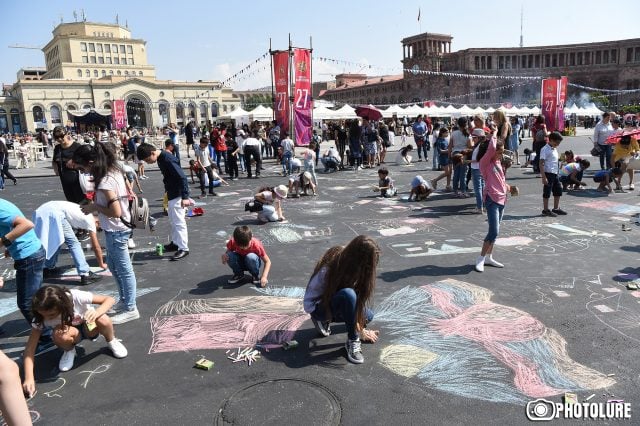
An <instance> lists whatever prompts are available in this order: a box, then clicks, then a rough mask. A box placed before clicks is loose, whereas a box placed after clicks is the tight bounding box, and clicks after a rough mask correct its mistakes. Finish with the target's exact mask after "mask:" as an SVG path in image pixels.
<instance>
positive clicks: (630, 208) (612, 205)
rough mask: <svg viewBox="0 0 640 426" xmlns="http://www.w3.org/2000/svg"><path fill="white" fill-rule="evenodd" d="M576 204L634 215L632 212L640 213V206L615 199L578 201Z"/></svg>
mask: <svg viewBox="0 0 640 426" xmlns="http://www.w3.org/2000/svg"><path fill="white" fill-rule="evenodd" d="M576 205H578V206H580V207H588V208H590V209H596V210H604V211H608V212H613V213H618V214H629V215H632V214H636V213H640V206H634V205H631V204H623V203H616V202H614V201H605V200H600V201H590V202H588V203H578V204H576Z"/></svg>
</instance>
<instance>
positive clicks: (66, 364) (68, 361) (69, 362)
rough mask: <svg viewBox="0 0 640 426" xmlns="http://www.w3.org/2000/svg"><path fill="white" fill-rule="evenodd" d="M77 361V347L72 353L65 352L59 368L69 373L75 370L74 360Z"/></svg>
mask: <svg viewBox="0 0 640 426" xmlns="http://www.w3.org/2000/svg"><path fill="white" fill-rule="evenodd" d="M74 359H76V347H75V346H74V347H73V349H71V350H70V351H64V353H63V354H62V358H60V363H59V364H58V368H59V369H60V371H69V370H71V369H72V368H73V360H74Z"/></svg>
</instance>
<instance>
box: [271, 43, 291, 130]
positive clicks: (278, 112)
mask: <svg viewBox="0 0 640 426" xmlns="http://www.w3.org/2000/svg"><path fill="white" fill-rule="evenodd" d="M272 55H273V80H274V82H275V89H276V97H275V99H274V100H273V111H274V112H275V116H276V117H275V118H276V121H277V122H278V125H279V126H280V134H281V135H282V134H283V133H284V132H287V133H289V51H288V50H285V51H281V52H274V53H273V54H272Z"/></svg>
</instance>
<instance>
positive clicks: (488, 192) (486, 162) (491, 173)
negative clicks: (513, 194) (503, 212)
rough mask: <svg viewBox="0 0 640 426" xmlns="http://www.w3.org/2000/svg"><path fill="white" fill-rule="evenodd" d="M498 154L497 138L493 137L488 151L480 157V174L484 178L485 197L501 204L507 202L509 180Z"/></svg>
mask: <svg viewBox="0 0 640 426" xmlns="http://www.w3.org/2000/svg"><path fill="white" fill-rule="evenodd" d="M495 156H496V138H491V141H489V147H488V148H487V152H486V153H485V154H484V156H483V157H482V158H481V159H480V161H479V163H480V174H481V175H482V178H483V179H484V193H483V196H484V199H485V201H486V199H487V197H491V199H492V200H493V202H495V203H498V204H500V205H503V206H504V205H505V204H506V203H507V182H506V180H505V178H504V170H502V164H500V160H496V159H495Z"/></svg>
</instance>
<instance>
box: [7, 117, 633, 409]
mask: <svg viewBox="0 0 640 426" xmlns="http://www.w3.org/2000/svg"><path fill="white" fill-rule="evenodd" d="M612 116H613V114H612V113H605V114H604V115H603V117H602V120H601V121H600V122H599V123H598V125H596V127H595V132H594V150H596V149H597V154H598V156H599V159H600V166H601V170H600V171H598V172H596V173H595V175H594V178H593V179H594V181H595V182H597V183H598V184H599V187H598V190H603V191H612V188H611V186H610V184H611V183H614V184H615V185H616V187H617V188H621V187H622V185H621V179H622V177H623V176H624V174H625V173H626V174H628V176H629V185H628V186H627V188H628V189H629V190H633V189H634V186H633V176H634V173H633V171H634V170H635V168H636V165H640V159H638V158H637V155H638V154H640V146H639V145H638V141H637V139H638V137H637V134H638V132H637V130H636V129H637V127H638V121H637V118H636V117H635V116H633V115H627V116H624V117H621V118H617V117H612ZM611 121H613V123H611ZM616 122H617V123H618V125H619V126H618V128H616V127H615V123H616ZM621 124H622V125H624V127H623V128H620V125H621ZM527 128H528V129H529V130H530V131H531V135H532V138H533V145H532V149H530V150H528V149H527V150H524V151H523V152H524V154H525V163H524V164H523V166H527V165H532V166H533V169H534V173H536V175H537V176H539V177H540V179H541V186H542V188H541V192H542V215H543V216H551V217H555V216H557V215H566V214H567V213H566V212H565V211H564V210H562V209H561V208H560V199H561V196H562V194H563V192H564V191H566V190H579V189H580V188H581V187H583V186H584V185H585V183H584V182H583V177H584V171H585V170H586V169H588V168H589V167H590V162H589V161H588V160H586V159H583V158H579V157H577V156H575V155H573V153H572V152H571V151H565V152H564V153H563V154H560V151H559V149H558V148H559V146H560V144H561V142H562V140H563V138H562V136H561V135H560V133H558V132H556V131H548V130H547V128H546V126H545V121H544V117H543V116H539V117H537V118H536V119H535V120H533V121H532V122H531V123H530V124H528V125H527ZM396 132H399V133H398V135H399V136H401V137H400V139H401V140H402V145H403V146H402V147H401V148H400V149H399V150H398V153H397V155H396V158H395V161H394V163H395V166H398V167H411V166H413V165H414V164H415V161H414V158H413V157H412V155H411V153H412V152H413V151H414V149H415V150H416V151H417V154H418V158H417V161H418V162H420V161H428V160H429V154H430V153H431V155H432V158H433V160H432V161H433V167H432V169H433V170H434V171H441V173H440V174H439V175H438V176H436V177H435V178H433V179H430V180H428V179H425V178H424V177H423V176H421V175H416V176H415V177H414V178H413V179H412V181H411V183H410V188H407V189H408V190H409V197H408V201H410V202H413V201H418V202H419V201H423V200H426V199H427V198H428V197H429V196H430V195H431V194H433V193H434V192H435V191H437V187H438V183H439V181H440V180H442V179H446V187H445V189H444V190H445V191H447V192H449V191H450V192H451V193H452V194H453V195H454V196H455V197H459V198H467V197H469V196H470V194H469V188H468V185H469V182H471V181H472V185H473V196H474V197H475V203H476V210H475V212H476V213H477V214H479V215H485V214H486V218H487V223H488V232H487V235H486V237H485V239H484V242H483V245H482V247H481V248H480V254H479V256H478V258H477V259H476V261H475V265H474V266H475V270H476V271H478V272H483V271H484V268H485V266H492V267H497V268H503V267H504V266H505V265H503V264H502V263H500V262H499V261H498V260H496V259H495V258H494V245H495V241H496V239H497V238H498V236H499V231H500V222H501V220H502V217H503V215H504V211H505V208H506V205H507V198H508V196H509V195H511V196H516V195H518V194H519V189H518V188H517V187H516V186H514V185H510V184H509V183H508V181H507V174H508V170H509V168H510V167H512V166H513V165H514V164H515V165H518V164H520V161H519V160H520V157H521V156H520V155H519V153H518V150H519V147H520V144H521V142H522V137H523V136H524V135H523V132H524V126H523V124H522V123H521V120H519V119H518V118H517V117H515V118H512V119H508V118H507V117H506V116H505V115H504V113H502V112H501V111H496V112H495V113H494V114H493V115H492V117H491V118H490V119H488V120H485V118H484V117H482V116H475V117H472V118H471V119H467V118H466V117H461V118H459V119H458V120H456V121H455V122H452V123H444V122H432V121H431V120H430V119H428V118H426V117H422V116H418V117H417V118H416V120H415V121H414V122H413V124H412V126H411V127H410V128H409V126H405V125H404V123H403V124H400V123H399V122H398V121H396V120H395V119H394V120H377V121H376V120H368V119H366V118H363V119H362V120H350V121H340V122H337V123H332V125H330V126H327V128H326V129H324V128H323V130H322V134H323V136H320V135H318V133H317V132H314V135H313V138H312V141H311V143H310V144H309V145H308V146H307V147H302V148H298V149H296V147H295V145H294V143H293V140H292V139H291V138H290V136H289V135H288V134H287V132H284V131H282V130H281V129H280V126H278V124H277V123H276V122H273V123H271V124H268V125H264V124H261V123H253V124H252V125H251V126H248V125H247V126H243V128H235V127H229V128H228V127H226V126H225V125H224V124H223V125H219V126H213V125H211V126H210V127H206V128H204V129H203V128H200V129H199V130H198V131H196V130H195V126H193V125H191V124H189V125H187V127H186V128H185V133H184V135H185V138H186V146H187V149H186V155H187V158H188V159H190V158H191V155H192V153H193V160H191V161H190V162H189V168H190V169H191V172H192V174H191V181H192V183H194V182H195V180H194V174H195V175H196V176H197V178H198V180H199V189H200V197H202V198H204V197H207V196H209V195H212V196H215V195H216V192H215V191H214V188H216V187H219V186H220V185H224V184H229V182H228V181H227V180H225V179H224V178H223V177H222V175H225V176H228V179H229V181H234V180H236V179H238V177H239V175H240V173H243V174H246V178H249V179H251V178H257V177H260V175H261V171H262V170H264V167H263V164H262V162H263V159H267V158H272V159H273V160H274V161H275V163H276V164H278V165H279V166H281V167H282V169H281V170H282V172H281V174H282V176H285V177H286V178H287V184H281V185H276V186H273V187H269V186H262V187H260V188H259V189H258V190H257V191H256V193H255V195H254V197H253V200H252V201H249V202H248V203H247V204H246V206H245V209H246V210H248V211H250V212H256V213H257V220H258V222H262V223H267V222H277V221H284V220H286V218H285V216H284V210H285V209H284V203H285V200H286V199H287V198H289V197H292V196H300V195H311V196H316V195H318V194H319V185H318V179H317V175H316V167H318V164H319V162H321V163H322V165H323V166H324V171H325V172H326V173H334V172H339V171H342V170H346V169H351V170H353V171H355V172H358V170H362V169H363V168H374V167H377V168H378V170H377V175H378V180H377V181H376V182H375V184H372V187H373V190H374V191H376V192H378V193H379V195H380V196H381V197H386V198H390V197H395V196H397V195H398V192H399V191H398V189H399V188H398V187H397V186H396V184H395V182H394V179H393V176H392V170H390V168H389V167H387V162H386V150H387V148H389V147H391V146H392V145H393V144H394V143H396V142H395V141H396V140H397V138H396V135H397V133H396ZM122 134H124V135H125V137H124V138H123V139H118V138H116V139H115V140H113V138H112V137H111V136H112V135H111V134H110V133H109V132H107V131H106V129H101V130H100V132H99V133H98V134H96V139H95V140H94V141H93V143H80V142H79V141H77V140H76V139H74V137H73V135H72V133H71V132H70V131H69V130H68V129H65V128H64V127H61V126H59V127H56V128H55V129H54V130H53V131H52V132H51V135H50V136H51V147H52V148H53V149H52V157H51V158H52V160H51V161H52V166H53V171H54V173H55V175H57V176H58V177H59V179H60V183H61V187H62V189H63V192H64V197H65V200H64V201H63V200H58V201H50V202H47V203H45V204H43V205H42V206H40V207H38V208H37V209H36V210H35V212H33V215H32V220H29V219H28V218H27V217H26V216H25V215H24V214H23V212H22V211H21V210H20V209H19V208H18V207H17V206H16V205H14V204H13V203H11V202H9V201H6V200H4V199H1V198H0V240H1V243H2V245H3V247H4V248H5V249H6V250H7V251H8V253H9V255H10V256H11V257H12V258H13V260H14V262H15V268H16V287H17V304H18V307H19V310H20V312H21V314H22V315H23V317H24V318H25V320H26V321H27V323H28V324H29V325H30V326H31V328H32V332H31V336H30V337H29V341H28V343H27V347H26V350H25V355H24V357H25V364H24V381H23V384H22V388H23V391H24V392H25V394H26V395H32V394H33V393H34V392H35V379H34V375H33V363H34V354H35V352H36V349H37V346H38V344H39V343H43V342H49V341H50V342H53V343H54V344H55V345H57V346H58V347H59V348H61V349H62V351H63V355H62V357H61V359H60V362H59V369H60V371H68V370H69V369H71V368H72V367H73V363H74V359H75V356H76V351H75V345H76V344H77V343H78V342H79V341H80V340H81V339H82V338H84V337H95V336H97V335H98V334H101V335H103V336H104V337H105V339H106V341H107V344H108V346H109V348H110V350H111V352H112V353H113V355H114V357H116V358H123V357H126V356H127V354H128V352H127V349H126V348H125V346H124V344H123V343H122V342H121V341H120V340H118V339H116V337H115V331H114V325H120V324H124V323H127V322H129V321H134V320H137V319H139V318H140V314H139V312H138V309H137V306H136V298H135V294H136V273H135V270H134V268H133V265H132V264H131V260H130V257H129V251H128V250H129V248H130V247H132V240H131V237H132V228H133V227H134V226H132V223H133V222H134V221H135V220H136V218H135V217H133V216H132V210H131V204H132V201H134V200H135V198H136V194H135V189H136V188H135V186H134V184H135V185H136V186H137V189H138V191H139V193H142V188H141V186H140V182H139V180H138V178H141V177H142V178H144V176H145V172H144V164H152V163H157V164H158V167H159V169H160V172H161V174H162V177H163V184H164V192H165V194H164V197H165V203H164V205H165V212H166V214H167V215H168V217H169V223H170V242H169V243H168V244H166V245H165V246H164V250H165V251H166V252H175V253H174V254H173V255H172V257H171V260H172V261H179V260H180V259H183V258H184V257H186V256H188V255H189V233H188V229H187V222H186V220H185V214H186V210H187V209H188V208H189V207H191V206H192V205H193V200H192V198H191V193H190V188H189V181H188V177H187V175H186V174H185V172H184V170H183V167H182V166H181V155H180V143H179V137H180V131H179V130H178V129H177V128H176V127H175V125H170V126H168V127H167V129H166V131H165V135H166V140H165V141H164V144H163V146H161V147H157V146H156V145H155V144H151V143H147V141H145V136H146V135H145V133H144V132H137V131H136V130H135V129H132V128H129V129H127V130H126V131H125V132H123V133H122ZM122 134H121V135H122ZM197 135H200V136H199V139H198V136H197ZM323 138H331V139H333V140H334V141H335V146H331V147H330V148H329V149H327V150H326V151H324V152H321V150H320V144H321V143H322V142H323ZM196 140H197V141H198V143H197V144H196ZM412 142H413V144H412ZM414 144H415V148H414V146H413V145H414ZM612 147H613V148H612ZM182 156H184V154H183V155H182ZM5 159H6V157H5V158H3V162H4V160H5ZM130 161H134V162H135V163H136V164H138V168H137V171H136V170H135V169H134V168H133V167H131V166H130V165H129V164H128V163H129V162H130ZM5 175H6V176H7V177H8V178H9V179H11V175H10V174H8V175H7V174H5ZM13 179H14V182H15V178H13ZM552 195H553V205H552V206H550V198H551V196H552ZM137 196H138V197H140V195H137ZM100 230H101V231H102V235H104V245H105V247H106V251H107V255H106V260H105V258H104V256H103V253H102V246H101V244H100V242H99V239H98V231H100ZM82 239H90V240H91V246H92V248H93V251H94V254H95V257H96V261H97V264H98V266H99V267H102V268H105V269H108V270H109V271H110V272H111V274H112V276H113V278H114V280H115V282H116V286H117V289H118V298H117V300H115V299H113V298H111V297H108V296H104V295H99V294H94V293H91V292H88V291H82V290H78V289H71V290H69V289H64V288H61V287H58V286H53V285H48V284H44V280H46V279H47V278H49V277H55V276H57V274H59V270H58V269H57V268H56V263H57V260H58V252H59V249H60V247H61V246H62V244H66V246H67V247H68V248H69V252H70V254H71V256H72V259H73V263H74V266H75V267H76V269H77V272H78V275H79V276H80V281H79V283H80V285H90V284H92V283H94V282H96V281H99V280H100V279H102V276H99V275H96V274H94V273H92V272H91V270H90V268H89V267H88V263H87V261H86V259H85V257H84V253H83V251H82V249H81V245H80V240H82ZM379 255H380V249H379V246H378V244H377V243H376V242H375V241H374V240H373V239H371V238H370V237H367V236H358V237H356V238H355V239H353V240H352V241H350V242H349V243H348V244H346V245H345V246H336V247H331V248H330V249H328V250H327V251H326V253H325V254H324V255H323V256H322V258H321V260H320V261H319V262H318V263H317V264H316V266H315V268H314V271H313V273H312V274H311V276H310V279H309V283H308V286H307V290H306V293H305V296H304V309H305V311H306V312H308V313H309V314H310V316H311V319H312V321H313V323H314V326H315V328H316V330H317V331H318V333H319V335H320V336H328V335H329V334H331V328H330V325H331V323H332V322H344V323H345V324H346V330H347V341H346V344H345V348H346V352H347V358H348V360H349V361H350V362H353V363H362V362H364V356H363V354H362V350H361V342H362V341H368V342H375V341H376V340H377V339H378V337H379V332H378V331H376V330H371V329H369V328H367V324H368V323H369V322H370V321H371V320H372V319H373V312H372V311H371V310H370V309H369V308H368V306H369V304H370V302H371V300H372V298H373V292H374V289H375V281H376V275H375V269H376V266H377V263H378V260H379ZM221 259H222V263H223V264H226V265H228V266H229V268H230V274H231V278H230V279H229V280H228V282H229V283H230V284H238V283H241V282H243V281H244V280H245V275H244V273H245V271H248V272H249V274H250V275H251V280H250V281H251V282H252V283H253V284H255V285H257V286H261V287H265V286H267V285H268V282H269V281H268V277H269V273H270V271H271V267H272V263H271V260H270V258H269V256H268V254H267V252H266V250H265V248H264V246H263V245H262V243H261V242H260V241H259V240H258V239H256V238H255V237H253V234H252V231H251V228H250V227H248V226H240V227H237V228H236V229H235V230H234V232H233V236H232V238H230V239H229V241H228V242H227V244H226V250H225V253H224V254H223V255H222V258H221ZM356 259H357V262H356V261H355V260H356ZM354 265H355V266H354ZM0 363H3V365H4V364H7V359H6V357H5V356H4V355H2V356H0ZM9 363H10V361H9ZM2 370H3V374H6V372H7V371H8V372H10V375H12V377H13V375H14V374H15V373H16V370H15V368H13V367H12V366H10V367H7V369H5V368H4V367H3V368H2ZM14 382H15V380H14V378H11V379H7V380H6V381H5V380H2V383H1V386H0V387H1V392H0V393H1V396H0V409H2V411H3V413H5V416H6V415H11V410H10V409H9V410H7V405H6V404H7V403H11V404H13V403H12V402H10V401H12V400H13V399H15V397H14V396H10V395H9V390H8V389H10V388H11V387H15V385H14V384H12V383H14ZM5 383H6V384H5ZM12 398H13V399H12ZM14 406H15V407H21V406H22V404H15V405H14ZM5 410H7V411H5ZM5 418H6V417H5Z"/></svg>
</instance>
